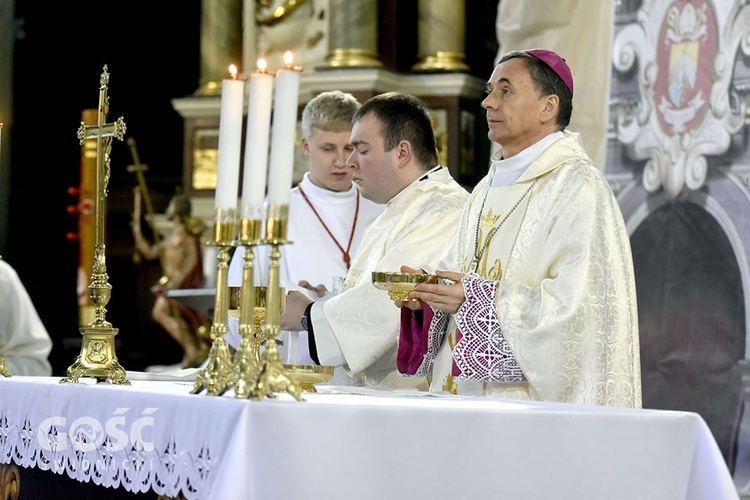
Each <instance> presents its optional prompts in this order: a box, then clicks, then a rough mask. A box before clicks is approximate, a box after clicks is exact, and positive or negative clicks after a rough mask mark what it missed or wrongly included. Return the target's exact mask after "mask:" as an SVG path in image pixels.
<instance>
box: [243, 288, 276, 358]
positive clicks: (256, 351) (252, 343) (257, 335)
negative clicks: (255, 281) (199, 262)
mask: <svg viewBox="0 0 750 500" xmlns="http://www.w3.org/2000/svg"><path fill="white" fill-rule="evenodd" d="M253 288H254V291H255V293H254V299H255V300H254V302H255V304H254V307H253V324H252V325H248V326H250V332H251V333H250V335H249V336H248V338H247V340H248V341H249V347H250V352H251V353H252V355H253V359H254V360H255V362H256V363H260V346H261V345H263V343H264V342H265V341H266V336H265V333H264V331H263V328H262V322H263V320H264V319H265V317H266V293H267V288H266V287H265V286H255V287H253ZM279 294H280V297H281V303H280V304H279V307H280V309H281V313H282V314H283V313H284V307H285V306H286V292H285V290H284V289H283V288H280V289H279ZM241 303H242V287H240V286H230V287H229V316H230V317H232V318H235V319H241V314H240V304H241ZM244 326H245V325H242V324H241V325H240V331H242V330H244V328H243V327H244ZM242 340H246V338H245V336H244V335H243V337H242ZM243 347H244V346H243V345H242V344H240V346H239V347H238V348H237V352H238V353H239V352H240V351H242V350H243ZM236 357H237V355H235V358H236Z"/></svg>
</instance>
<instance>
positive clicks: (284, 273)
mask: <svg viewBox="0 0 750 500" xmlns="http://www.w3.org/2000/svg"><path fill="white" fill-rule="evenodd" d="M300 185H301V186H302V190H303V191H304V192H305V195H307V198H308V199H309V200H310V203H311V204H312V205H313V206H314V207H315V210H316V211H317V212H318V215H320V218H321V219H322V220H323V222H324V223H325V226H326V227H327V228H328V230H329V231H330V232H331V234H332V235H333V236H334V237H335V238H336V241H338V243H339V245H341V247H342V248H344V249H346V248H347V245H348V244H349V238H350V237H352V226H353V225H354V224H353V223H354V214H355V213H356V212H357V211H356V207H357V197H358V196H359V212H358V213H357V224H356V226H355V227H354V235H353V237H352V242H351V248H350V251H349V253H350V255H351V256H352V257H353V256H354V255H356V252H357V249H358V248H359V245H360V242H361V241H362V236H363V235H364V233H365V229H366V228H367V226H368V225H369V224H370V223H371V222H372V221H374V220H375V218H376V217H377V216H378V215H380V214H381V213H382V212H383V209H384V208H385V206H384V205H381V204H377V203H374V202H372V201H370V200H368V199H366V198H364V197H363V196H361V194H359V192H358V189H357V187H356V186H355V185H354V184H352V187H351V189H349V190H348V191H340V192H336V191H330V190H328V189H324V188H321V187H318V186H316V185H315V184H313V183H312V181H310V174H309V172H308V173H305V176H304V178H303V179H302V182H301V183H300ZM287 240H289V243H287V244H285V245H282V246H281V247H280V250H281V259H280V261H279V264H280V270H281V272H280V278H279V281H280V286H282V287H284V288H285V290H286V291H289V290H300V291H301V292H303V293H305V294H306V295H307V296H308V297H309V298H310V299H312V300H318V299H319V297H318V296H317V295H316V294H314V293H313V292H310V291H309V290H306V289H301V288H300V287H299V286H298V285H297V283H299V282H300V281H301V280H306V281H308V282H310V283H311V284H312V285H320V284H322V285H325V287H326V288H327V289H328V292H327V293H326V295H325V297H323V298H326V297H330V296H331V295H332V293H331V291H332V289H333V279H334V277H341V278H343V277H345V276H346V272H347V268H346V262H345V261H344V257H343V253H342V251H341V250H340V249H339V247H338V246H337V245H336V241H334V240H333V238H332V237H331V235H329V234H328V232H327V231H326V229H325V227H324V226H323V223H321V221H320V220H319V219H318V217H317V216H316V215H315V212H314V211H313V210H312V208H310V205H309V204H308V203H307V202H306V201H305V199H304V197H303V196H302V193H301V192H300V190H299V188H298V187H295V188H294V189H292V190H291V193H290V198H289V219H288V225H287ZM268 251H269V247H267V246H259V247H257V248H256V253H255V256H256V259H255V262H254V266H255V270H256V275H255V276H256V280H257V282H256V285H266V284H267V283H268V263H269V261H268ZM244 254H245V248H244V247H238V248H237V250H236V251H235V254H234V255H233V257H232V260H231V263H230V266H229V279H228V283H229V285H230V286H240V285H242V270H243V265H244ZM229 331H230V333H229V334H227V335H226V336H225V339H226V340H227V342H228V343H229V344H230V345H231V346H232V347H235V348H236V346H237V345H238V344H239V342H240V335H239V327H238V320H237V319H232V318H230V323H229ZM278 338H279V339H280V340H282V342H283V343H284V345H283V346H279V351H280V353H281V356H282V359H283V360H284V362H285V363H290V364H302V365H309V364H313V361H312V359H311V358H310V354H309V350H308V342H307V332H304V331H302V332H289V331H282V332H280V333H279V336H278ZM290 347H291V350H290ZM329 383H330V384H332V385H351V384H352V380H351V378H350V377H349V376H348V375H346V374H345V373H343V370H335V374H334V377H333V378H332V379H331V381H330V382H329Z"/></svg>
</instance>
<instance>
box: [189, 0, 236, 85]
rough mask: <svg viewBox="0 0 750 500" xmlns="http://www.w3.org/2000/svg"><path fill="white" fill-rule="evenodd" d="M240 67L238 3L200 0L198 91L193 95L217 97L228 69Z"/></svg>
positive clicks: (230, 0) (234, 0)
mask: <svg viewBox="0 0 750 500" xmlns="http://www.w3.org/2000/svg"><path fill="white" fill-rule="evenodd" d="M242 63H243V61H242V0H201V60H200V87H199V88H198V90H197V91H196V95H219V94H221V80H222V79H223V78H224V77H226V75H227V74H228V68H229V65H230V64H234V65H236V66H238V67H239V66H240V65H241V64H242ZM240 69H241V70H242V69H243V68H240ZM244 69H246V68H244Z"/></svg>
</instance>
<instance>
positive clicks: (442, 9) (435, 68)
mask: <svg viewBox="0 0 750 500" xmlns="http://www.w3.org/2000/svg"><path fill="white" fill-rule="evenodd" d="M418 15H419V17H418V24H417V31H418V49H419V62H417V64H415V65H414V66H413V67H412V71H414V72H417V73H422V72H441V71H445V72H468V71H469V67H468V66H467V65H466V63H465V62H464V58H465V55H466V54H465V52H464V50H465V46H466V40H465V36H466V8H465V4H464V0H419V13H418Z"/></svg>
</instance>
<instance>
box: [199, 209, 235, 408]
mask: <svg viewBox="0 0 750 500" xmlns="http://www.w3.org/2000/svg"><path fill="white" fill-rule="evenodd" d="M234 220H235V214H234V210H227V211H226V213H225V212H224V211H223V210H221V209H218V210H217V216H216V220H215V222H214V239H213V241H211V242H209V244H210V245H215V246H217V247H218V249H219V252H218V257H217V261H218V262H217V267H216V298H215V302H214V318H213V324H212V325H211V333H210V335H211V349H210V350H209V352H208V362H207V364H206V366H205V367H204V368H203V369H201V370H200V371H199V372H198V374H197V375H196V377H195V383H194V386H193V390H192V393H193V394H198V393H199V392H201V391H203V390H204V389H205V390H206V394H208V395H212V396H218V395H221V394H224V393H225V392H226V391H227V390H228V389H229V388H231V386H232V372H233V370H232V354H231V352H230V351H229V346H228V345H227V342H226V340H224V334H225V333H226V332H227V318H228V311H229V286H228V284H227V279H228V274H229V259H230V255H229V253H230V250H231V249H232V248H233V247H234V246H235V238H236V224H235V222H234Z"/></svg>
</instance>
